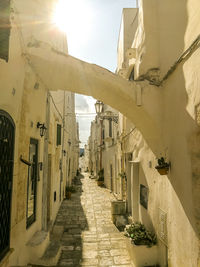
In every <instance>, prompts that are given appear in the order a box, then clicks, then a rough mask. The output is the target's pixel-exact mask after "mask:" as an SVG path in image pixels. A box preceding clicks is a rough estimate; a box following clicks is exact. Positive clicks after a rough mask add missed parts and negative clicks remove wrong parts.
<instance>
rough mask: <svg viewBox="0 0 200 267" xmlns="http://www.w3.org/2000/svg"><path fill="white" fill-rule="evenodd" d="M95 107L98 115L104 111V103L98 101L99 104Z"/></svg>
mask: <svg viewBox="0 0 200 267" xmlns="http://www.w3.org/2000/svg"><path fill="white" fill-rule="evenodd" d="M94 105H95V110H96V113H97V114H99V113H101V112H102V109H103V102H101V101H99V100H97V102H96V103H95V104H94Z"/></svg>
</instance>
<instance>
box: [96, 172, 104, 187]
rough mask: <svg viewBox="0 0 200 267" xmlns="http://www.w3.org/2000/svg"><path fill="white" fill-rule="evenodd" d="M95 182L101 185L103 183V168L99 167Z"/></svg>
mask: <svg viewBox="0 0 200 267" xmlns="http://www.w3.org/2000/svg"><path fill="white" fill-rule="evenodd" d="M97 184H98V186H103V185H104V169H101V170H100V171H99V172H98V179H97Z"/></svg>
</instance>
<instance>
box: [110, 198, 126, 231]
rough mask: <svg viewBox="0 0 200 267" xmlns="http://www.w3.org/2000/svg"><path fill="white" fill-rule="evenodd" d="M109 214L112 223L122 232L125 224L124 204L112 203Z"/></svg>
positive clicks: (120, 202)
mask: <svg viewBox="0 0 200 267" xmlns="http://www.w3.org/2000/svg"><path fill="white" fill-rule="evenodd" d="M111 212H112V221H113V223H114V224H115V226H116V227H117V228H118V229H119V230H120V231H123V230H124V227H125V226H126V224H127V218H126V202H125V201H123V200H118V201H112V202H111Z"/></svg>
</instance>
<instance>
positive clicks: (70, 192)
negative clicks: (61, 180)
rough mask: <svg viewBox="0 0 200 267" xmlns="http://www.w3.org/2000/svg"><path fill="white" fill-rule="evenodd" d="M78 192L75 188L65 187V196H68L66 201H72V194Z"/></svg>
mask: <svg viewBox="0 0 200 267" xmlns="http://www.w3.org/2000/svg"><path fill="white" fill-rule="evenodd" d="M75 192H76V189H75V187H74V186H68V185H67V186H66V187H65V196H66V199H71V194H72V193H75Z"/></svg>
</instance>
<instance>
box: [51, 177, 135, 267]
mask: <svg viewBox="0 0 200 267" xmlns="http://www.w3.org/2000/svg"><path fill="white" fill-rule="evenodd" d="M84 176H85V178H82V179H81V183H82V185H79V186H78V192H77V193H75V194H72V198H71V200H64V201H63V203H62V205H61V208H60V210H59V212H58V215H57V218H56V222H55V225H54V235H55V232H56V228H57V229H59V228H63V227H64V232H62V235H61V236H60V238H59V239H60V242H61V245H62V252H61V256H60V259H59V261H58V266H90V267H92V266H112V267H117V266H118V267H119V266H121V267H131V266H133V265H132V264H131V261H130V257H129V255H128V252H127V250H126V244H125V241H124V239H125V237H124V236H123V235H122V233H120V232H119V231H118V230H117V228H116V227H115V226H114V225H113V223H112V221H111V200H114V197H113V195H112V194H110V192H109V191H108V190H107V189H105V188H101V187H98V186H97V184H96V181H95V180H92V179H89V178H88V174H84Z"/></svg>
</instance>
